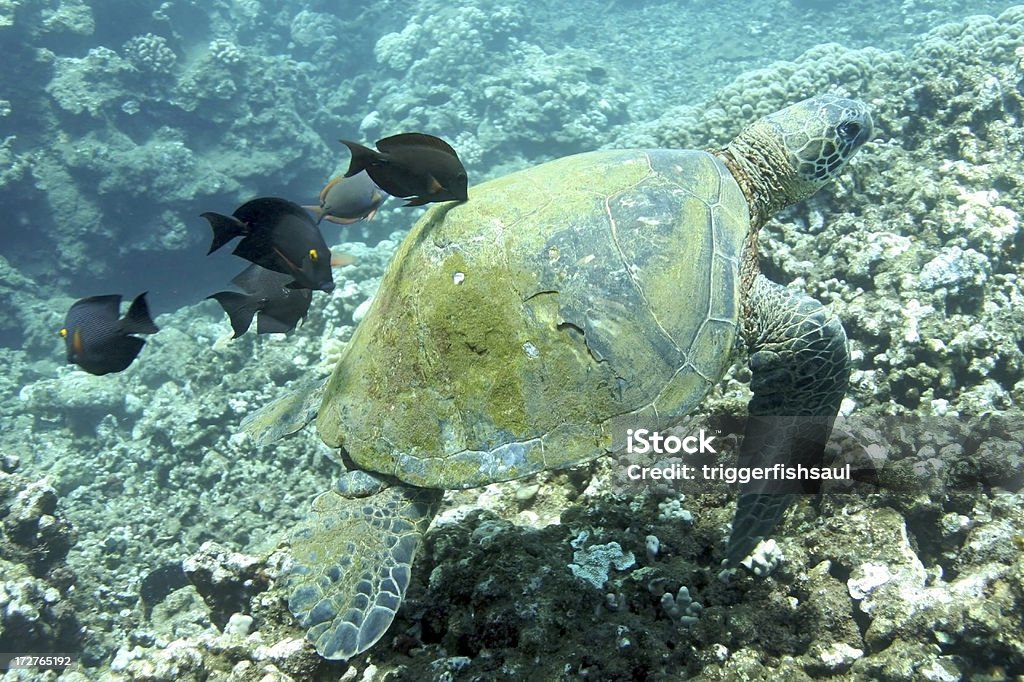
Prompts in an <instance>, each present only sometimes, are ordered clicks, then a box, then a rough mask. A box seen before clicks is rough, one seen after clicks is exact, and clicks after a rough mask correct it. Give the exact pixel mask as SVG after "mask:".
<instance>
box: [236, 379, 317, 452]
mask: <svg viewBox="0 0 1024 682" xmlns="http://www.w3.org/2000/svg"><path fill="white" fill-rule="evenodd" d="M326 388H327V379H318V380H316V381H312V382H309V383H307V384H304V385H303V386H302V387H300V388H299V389H298V390H297V391H295V392H293V393H289V394H288V395H286V396H284V397H282V398H278V399H277V400H275V401H273V402H271V403H268V404H266V405H264V406H263V407H261V408H260V409H258V410H256V411H255V412H253V413H252V414H250V415H249V416H247V417H246V418H245V419H243V420H242V423H241V424H240V425H239V427H238V433H244V434H245V435H246V436H248V438H249V440H251V441H252V442H253V444H254V445H269V444H270V443H273V442H275V441H278V440H280V439H282V438H284V437H285V436H287V435H290V434H293V433H295V432H296V431H301V430H302V429H303V428H304V427H305V426H306V424H308V423H309V422H311V421H313V420H314V419H316V412H317V410H319V409H320V403H321V402H322V401H323V398H324V389H326Z"/></svg>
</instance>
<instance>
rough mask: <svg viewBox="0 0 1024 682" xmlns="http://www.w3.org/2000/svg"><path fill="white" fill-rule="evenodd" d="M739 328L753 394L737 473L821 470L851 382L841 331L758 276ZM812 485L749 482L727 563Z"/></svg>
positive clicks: (815, 306) (800, 297)
mask: <svg viewBox="0 0 1024 682" xmlns="http://www.w3.org/2000/svg"><path fill="white" fill-rule="evenodd" d="M749 306H750V310H751V315H750V316H749V319H748V320H747V322H746V325H745V327H744V334H745V336H746V337H747V342H748V344H749V346H750V350H751V356H750V370H751V374H752V377H751V381H750V388H751V390H752V391H753V393H754V395H753V397H752V398H751V399H750V405H749V408H748V411H749V418H748V421H747V428H746V432H745V433H744V436H743V446H742V448H741V449H740V455H739V466H740V467H745V468H749V467H764V468H765V469H770V468H772V467H773V466H775V465H777V464H779V465H783V466H786V467H789V468H794V467H797V466H798V465H802V466H804V467H807V468H808V469H811V468H820V467H821V466H822V460H823V457H824V453H825V445H826V444H827V443H828V439H829V435H830V434H831V432H832V424H833V422H834V421H835V417H836V414H838V412H839V405H840V403H841V402H842V400H843V396H844V395H845V394H846V388H847V385H848V384H849V381H850V367H849V353H848V352H847V349H846V332H845V331H843V326H842V324H841V323H840V321H839V318H837V317H836V316H835V315H834V314H832V313H830V312H829V311H828V310H827V309H826V308H825V307H824V306H823V305H821V303H819V302H818V301H816V300H814V299H813V298H811V297H809V296H807V295H805V294H802V293H798V292H795V291H791V290H789V289H787V288H786V287H784V286H781V285H779V284H775V283H774V282H772V281H770V280H768V279H767V278H766V277H764V276H763V275H758V276H757V278H756V279H755V280H754V284H753V285H752V286H751V291H750V300H749ZM819 489H820V481H818V480H768V479H765V480H752V481H750V482H749V483H747V484H744V485H742V486H740V497H739V500H738V501H737V503H736V517H735V519H734V520H733V529H732V534H731V535H730V537H729V547H728V549H727V550H726V562H727V563H728V564H729V565H730V566H734V565H736V564H738V563H739V562H740V560H742V559H743V558H744V557H745V556H747V555H748V554H749V553H750V552H751V550H753V549H754V547H755V546H756V545H757V543H758V542H760V541H761V540H762V539H763V538H764V537H765V536H767V535H768V534H769V533H770V532H772V530H774V528H775V526H776V525H777V524H778V522H779V521H780V520H781V519H782V515H783V514H784V513H785V512H786V509H787V508H788V507H789V505H790V503H791V502H792V501H793V498H794V497H795V496H796V495H798V494H808V493H811V494H813V493H816V492H818V490H819Z"/></svg>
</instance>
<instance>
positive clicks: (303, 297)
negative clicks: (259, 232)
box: [207, 264, 313, 339]
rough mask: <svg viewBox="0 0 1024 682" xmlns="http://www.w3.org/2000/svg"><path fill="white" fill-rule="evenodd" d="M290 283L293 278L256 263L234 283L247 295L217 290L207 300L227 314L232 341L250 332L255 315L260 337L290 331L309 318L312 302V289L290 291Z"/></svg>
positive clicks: (234, 280)
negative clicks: (217, 304) (302, 320)
mask: <svg viewBox="0 0 1024 682" xmlns="http://www.w3.org/2000/svg"><path fill="white" fill-rule="evenodd" d="M291 281H292V277H291V276H290V275H286V274H284V273H280V272H275V271H273V270H268V269H266V268H264V267H261V266H259V265H255V264H253V265H250V266H249V267H247V268H246V269H245V270H243V271H242V272H240V273H239V274H238V275H236V276H235V278H234V279H232V280H231V283H232V284H234V285H235V286H237V287H238V288H239V289H241V290H242V291H244V292H245V293H239V292H237V291H218V292H217V293H215V294H211V295H209V296H207V298H212V299H214V300H216V301H217V303H220V305H221V307H222V308H224V312H225V313H227V314H228V318H229V319H230V320H231V329H232V330H234V335H233V336H232V337H231V338H233V339H237V338H238V337H239V336H241V335H242V334H244V333H245V332H247V331H249V327H250V326H251V325H252V319H253V316H255V317H256V333H257V334H273V333H284V332H290V331H291V330H293V329H295V325H297V324H298V323H299V320H301V319H303V318H305V317H306V313H307V312H308V311H309V304H310V302H311V301H312V300H313V292H312V290H310V289H295V288H289V287H288V284H289V283H290V282H291Z"/></svg>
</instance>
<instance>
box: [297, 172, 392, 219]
mask: <svg viewBox="0 0 1024 682" xmlns="http://www.w3.org/2000/svg"><path fill="white" fill-rule="evenodd" d="M387 198H388V195H387V194H385V193H384V191H383V190H381V188H380V187H377V185H376V183H374V181H373V180H371V179H370V176H369V175H368V174H367V173H366V171H362V172H360V173H356V174H355V175H353V176H352V177H350V178H346V177H345V176H343V175H339V176H338V177H336V178H334V179H333V180H331V181H330V182H328V183H327V185H326V186H325V187H324V188H323V190H321V192H320V205H319V206H305V207H304V208H306V209H308V210H310V211H312V212H313V215H314V216H316V222H317V223H318V224H319V223H320V221H321V220H326V221H328V222H332V223H336V224H338V225H350V224H351V223H356V222H359V221H360V220H373V216H374V215H376V213H377V209H378V208H379V207H380V205H381V204H383V203H384V201H385V200H386V199H387Z"/></svg>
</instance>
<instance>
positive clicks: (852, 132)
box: [836, 121, 864, 144]
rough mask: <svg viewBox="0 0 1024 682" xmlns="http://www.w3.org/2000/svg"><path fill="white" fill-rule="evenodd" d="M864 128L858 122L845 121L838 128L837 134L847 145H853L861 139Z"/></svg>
mask: <svg viewBox="0 0 1024 682" xmlns="http://www.w3.org/2000/svg"><path fill="white" fill-rule="evenodd" d="M863 130H864V129H863V128H862V127H861V125H860V124H859V123H857V122H856V121H844V122H843V123H840V124H839V125H838V126H837V127H836V134H837V135H839V139H841V140H842V141H843V142H845V143H846V144H853V143H854V142H856V141H857V138H858V137H860V134H861V133H862V132H863Z"/></svg>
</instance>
